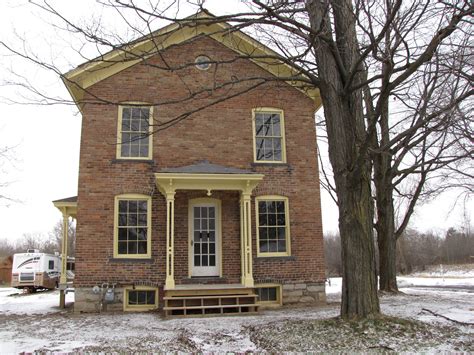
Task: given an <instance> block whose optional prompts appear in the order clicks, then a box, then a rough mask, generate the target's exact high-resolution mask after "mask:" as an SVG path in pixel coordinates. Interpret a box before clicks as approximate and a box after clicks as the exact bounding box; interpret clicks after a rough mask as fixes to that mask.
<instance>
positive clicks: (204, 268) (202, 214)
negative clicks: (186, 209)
mask: <svg viewBox="0 0 474 355" xmlns="http://www.w3.org/2000/svg"><path fill="white" fill-rule="evenodd" d="M191 213H192V217H191V218H192V233H191V243H190V244H191V246H190V247H191V252H190V257H191V276H219V242H220V241H219V238H220V236H219V233H218V230H219V229H218V223H219V221H218V218H217V217H218V210H217V204H214V203H203V204H198V205H194V206H192V209H191Z"/></svg>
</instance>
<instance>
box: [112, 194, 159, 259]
mask: <svg viewBox="0 0 474 355" xmlns="http://www.w3.org/2000/svg"><path fill="white" fill-rule="evenodd" d="M114 224H115V230H114V257H115V258H149V257H150V256H151V244H150V242H151V197H150V196H146V195H131V194H130V195H119V196H116V197H115V223H114Z"/></svg>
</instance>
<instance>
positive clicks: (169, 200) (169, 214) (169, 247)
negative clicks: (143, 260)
mask: <svg viewBox="0 0 474 355" xmlns="http://www.w3.org/2000/svg"><path fill="white" fill-rule="evenodd" d="M174 195H175V192H168V193H166V281H165V287H166V288H167V289H173V288H174Z"/></svg>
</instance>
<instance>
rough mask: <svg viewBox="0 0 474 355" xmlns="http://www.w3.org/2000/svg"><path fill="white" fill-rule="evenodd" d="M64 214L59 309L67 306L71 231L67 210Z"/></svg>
mask: <svg viewBox="0 0 474 355" xmlns="http://www.w3.org/2000/svg"><path fill="white" fill-rule="evenodd" d="M62 212H63V240H62V245H61V275H60V277H59V307H60V308H64V307H65V306H66V295H65V291H66V288H67V244H68V229H69V215H68V213H67V208H64V209H63V210H62Z"/></svg>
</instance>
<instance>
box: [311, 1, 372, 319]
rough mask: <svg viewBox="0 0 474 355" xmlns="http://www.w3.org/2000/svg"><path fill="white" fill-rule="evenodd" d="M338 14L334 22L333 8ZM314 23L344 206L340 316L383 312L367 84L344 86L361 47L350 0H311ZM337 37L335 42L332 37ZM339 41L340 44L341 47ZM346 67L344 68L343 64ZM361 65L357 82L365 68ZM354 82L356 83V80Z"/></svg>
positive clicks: (331, 153) (332, 154)
mask: <svg viewBox="0 0 474 355" xmlns="http://www.w3.org/2000/svg"><path fill="white" fill-rule="evenodd" d="M329 6H331V9H332V13H333V15H334V28H332V27H331V26H332V24H331V17H330V16H329V13H330V11H328V9H329V8H328V7H329ZM307 10H308V14H309V18H310V22H311V27H312V29H313V30H314V31H315V33H318V35H316V36H315V37H314V41H313V42H311V43H310V45H311V46H312V47H313V49H314V52H315V55H316V62H317V65H318V74H319V79H320V86H319V88H320V93H321V98H322V102H323V106H324V115H325V118H326V127H327V134H328V146H329V159H330V161H331V165H332V167H333V171H334V177H335V185H336V193H337V199H338V208H339V231H340V234H341V256H342V274H343V281H342V301H341V317H343V318H349V319H356V318H371V317H376V316H378V315H379V314H380V306H379V300H378V295H377V278H376V270H375V248H374V234H373V207H374V206H373V203H372V196H371V165H370V159H369V157H368V153H367V149H365V148H364V142H366V139H367V133H366V128H365V122H364V114H363V105H362V90H354V91H351V92H348V91H346V90H345V89H344V83H345V80H346V78H345V75H346V72H347V70H348V68H351V67H352V66H353V65H355V64H354V63H356V62H357V58H358V57H359V47H358V42H357V36H356V32H355V25H354V16H353V11H352V4H351V1H350V0H344V1H338V2H337V4H335V5H334V6H333V4H332V3H331V4H329V3H327V2H326V3H325V2H324V1H320V0H308V1H307ZM334 37H336V42H337V43H335V42H333V40H332V38H334ZM336 47H337V48H336ZM343 67H344V68H343ZM358 69H360V70H359V72H360V74H357V75H356V78H355V82H356V83H357V81H359V82H360V81H361V80H362V76H363V75H364V73H365V71H364V68H358ZM356 83H355V84H356Z"/></svg>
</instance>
